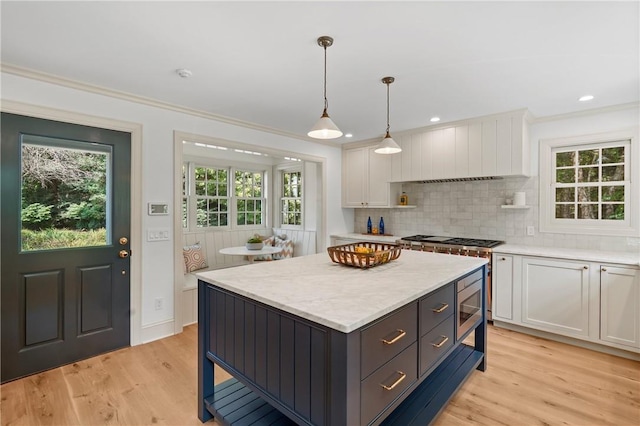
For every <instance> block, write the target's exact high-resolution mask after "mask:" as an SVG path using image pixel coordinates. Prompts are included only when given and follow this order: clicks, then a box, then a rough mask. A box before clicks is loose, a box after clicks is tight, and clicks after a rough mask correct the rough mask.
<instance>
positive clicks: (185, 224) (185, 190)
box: [182, 163, 189, 229]
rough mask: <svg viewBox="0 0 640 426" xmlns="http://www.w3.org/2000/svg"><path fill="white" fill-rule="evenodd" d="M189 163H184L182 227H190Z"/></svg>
mask: <svg viewBox="0 0 640 426" xmlns="http://www.w3.org/2000/svg"><path fill="white" fill-rule="evenodd" d="M188 176H189V163H182V228H183V229H185V228H188V227H189V199H188V198H187V195H188V194H189V180H188Z"/></svg>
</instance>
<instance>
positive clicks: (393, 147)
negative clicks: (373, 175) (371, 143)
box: [373, 77, 402, 154]
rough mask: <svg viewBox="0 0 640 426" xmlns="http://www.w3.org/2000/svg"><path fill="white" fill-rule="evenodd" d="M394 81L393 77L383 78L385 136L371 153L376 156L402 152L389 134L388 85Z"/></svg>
mask: <svg viewBox="0 0 640 426" xmlns="http://www.w3.org/2000/svg"><path fill="white" fill-rule="evenodd" d="M394 81H395V78H393V77H384V78H383V79H382V82H383V83H384V84H386V85H387V134H386V135H385V136H384V139H382V141H381V142H380V143H379V144H378V146H377V147H376V149H375V150H374V151H373V152H375V153H376V154H397V153H398V152H401V151H402V148H400V145H398V144H397V143H396V141H394V140H393V138H392V137H391V135H390V134H389V85H390V84H391V83H393V82H394Z"/></svg>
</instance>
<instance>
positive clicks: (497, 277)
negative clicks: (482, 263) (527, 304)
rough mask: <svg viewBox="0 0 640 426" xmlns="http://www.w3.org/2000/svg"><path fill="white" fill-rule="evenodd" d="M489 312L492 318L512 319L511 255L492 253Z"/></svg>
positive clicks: (512, 278)
mask: <svg viewBox="0 0 640 426" xmlns="http://www.w3.org/2000/svg"><path fill="white" fill-rule="evenodd" d="M491 263H492V265H493V269H492V271H491V283H492V287H493V288H492V289H491V292H492V295H493V297H492V298H491V314H492V317H493V318H494V319H500V320H508V321H513V296H514V294H513V290H514V289H513V284H514V276H513V256H511V255H508V254H500V255H496V254H494V255H493V261H492V262H491Z"/></svg>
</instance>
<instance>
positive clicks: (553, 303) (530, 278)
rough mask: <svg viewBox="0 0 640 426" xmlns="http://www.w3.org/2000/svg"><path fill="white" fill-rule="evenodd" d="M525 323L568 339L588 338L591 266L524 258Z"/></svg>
mask: <svg viewBox="0 0 640 426" xmlns="http://www.w3.org/2000/svg"><path fill="white" fill-rule="evenodd" d="M522 267H523V282H522V322H523V323H525V324H529V325H532V326H535V328H539V329H542V330H547V331H551V332H554V333H558V334H564V335H567V336H580V337H582V336H584V337H588V335H589V266H588V264H587V263H585V262H561V261H555V260H546V259H537V258H524V259H523V261H522Z"/></svg>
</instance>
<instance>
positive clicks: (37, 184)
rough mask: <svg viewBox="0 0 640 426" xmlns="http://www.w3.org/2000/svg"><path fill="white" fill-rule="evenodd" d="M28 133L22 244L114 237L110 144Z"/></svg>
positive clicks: (55, 245)
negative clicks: (110, 218) (111, 209)
mask: <svg viewBox="0 0 640 426" xmlns="http://www.w3.org/2000/svg"><path fill="white" fill-rule="evenodd" d="M87 146H90V145H89V144H85V143H81V142H76V141H58V140H52V139H46V138H40V137H36V136H25V140H23V141H22V145H21V180H22V182H21V211H20V217H21V230H20V233H21V249H22V251H30V250H51V249H64V248H71V247H95V246H104V245H107V244H109V243H110V236H109V235H110V234H109V232H108V228H109V220H108V218H109V205H110V203H109V202H108V199H109V197H108V195H109V188H110V175H111V172H110V167H111V151H110V147H108V146H105V145H97V144H91V147H92V149H87Z"/></svg>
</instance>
